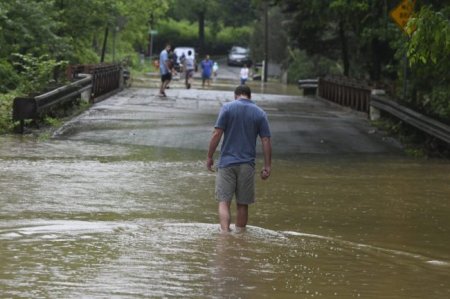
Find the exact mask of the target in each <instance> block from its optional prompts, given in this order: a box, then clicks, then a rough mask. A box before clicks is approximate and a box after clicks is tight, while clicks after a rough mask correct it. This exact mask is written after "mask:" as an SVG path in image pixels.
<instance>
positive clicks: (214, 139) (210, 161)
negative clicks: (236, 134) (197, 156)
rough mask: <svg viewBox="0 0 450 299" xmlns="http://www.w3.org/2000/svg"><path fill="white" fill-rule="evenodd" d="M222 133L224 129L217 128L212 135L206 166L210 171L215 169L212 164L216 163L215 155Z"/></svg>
mask: <svg viewBox="0 0 450 299" xmlns="http://www.w3.org/2000/svg"><path fill="white" fill-rule="evenodd" d="M222 134H223V129H219V128H215V129H214V132H213V134H212V136H211V141H210V142H209V149H208V157H207V160H206V167H207V168H208V170H209V171H214V170H213V169H212V166H213V165H214V160H213V156H214V153H215V151H216V149H217V146H218V145H219V142H220V139H221V138H222Z"/></svg>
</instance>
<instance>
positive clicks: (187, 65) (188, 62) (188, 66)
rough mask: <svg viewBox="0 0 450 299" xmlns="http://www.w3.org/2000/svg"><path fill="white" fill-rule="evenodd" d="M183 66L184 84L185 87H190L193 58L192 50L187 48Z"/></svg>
mask: <svg viewBox="0 0 450 299" xmlns="http://www.w3.org/2000/svg"><path fill="white" fill-rule="evenodd" d="M183 68H184V71H185V76H186V77H185V84H186V88H187V89H190V88H191V85H192V79H193V77H194V72H195V59H194V57H193V55H192V51H191V50H189V51H188V52H187V56H184V58H183Z"/></svg>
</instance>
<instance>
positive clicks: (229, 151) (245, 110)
mask: <svg viewBox="0 0 450 299" xmlns="http://www.w3.org/2000/svg"><path fill="white" fill-rule="evenodd" d="M215 128H219V129H223V130H224V138H223V142H222V148H221V150H220V161H219V168H224V167H228V166H231V165H238V164H251V165H254V164H255V157H256V139H257V137H258V136H260V137H270V128H269V121H268V120H267V114H266V113H265V112H264V110H262V109H261V108H260V107H258V106H257V105H256V104H255V103H254V102H253V101H251V100H246V99H238V100H235V101H233V102H230V103H227V104H225V105H223V106H222V109H221V110H220V113H219V117H218V118H217V121H216V124H215Z"/></svg>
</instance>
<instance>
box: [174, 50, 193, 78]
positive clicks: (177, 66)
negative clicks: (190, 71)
mask: <svg viewBox="0 0 450 299" xmlns="http://www.w3.org/2000/svg"><path fill="white" fill-rule="evenodd" d="M189 51H191V56H190V57H192V58H194V60H195V50H194V48H191V47H176V48H175V49H173V52H174V53H175V55H177V61H176V62H175V69H176V70H177V72H179V71H180V69H181V67H180V66H181V61H180V59H181V57H182V56H183V55H184V56H185V57H188V56H189V55H188V52H189Z"/></svg>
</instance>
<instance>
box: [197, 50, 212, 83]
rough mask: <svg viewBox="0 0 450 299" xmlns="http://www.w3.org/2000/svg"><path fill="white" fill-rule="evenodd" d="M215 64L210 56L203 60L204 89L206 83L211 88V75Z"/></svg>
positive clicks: (201, 64)
mask: <svg viewBox="0 0 450 299" xmlns="http://www.w3.org/2000/svg"><path fill="white" fill-rule="evenodd" d="M213 64H214V62H213V61H212V60H210V59H209V55H206V57H205V59H204V60H202V62H201V63H200V66H201V68H202V87H203V88H204V87H205V82H206V83H207V84H208V87H209V86H211V73H212V67H213Z"/></svg>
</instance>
